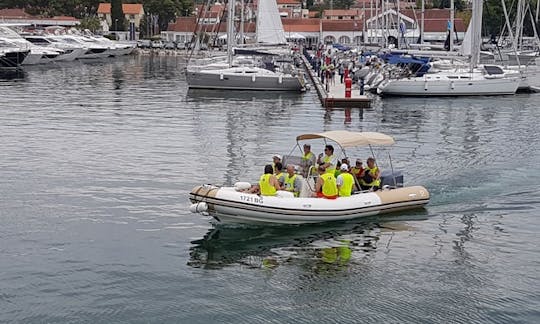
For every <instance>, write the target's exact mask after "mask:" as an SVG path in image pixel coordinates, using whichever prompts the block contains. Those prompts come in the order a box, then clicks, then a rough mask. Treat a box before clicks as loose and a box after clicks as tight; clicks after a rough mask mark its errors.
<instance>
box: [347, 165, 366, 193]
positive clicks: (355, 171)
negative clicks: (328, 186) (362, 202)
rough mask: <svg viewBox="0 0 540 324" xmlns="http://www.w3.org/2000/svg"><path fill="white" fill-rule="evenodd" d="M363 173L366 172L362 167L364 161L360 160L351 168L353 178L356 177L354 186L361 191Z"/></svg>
mask: <svg viewBox="0 0 540 324" xmlns="http://www.w3.org/2000/svg"><path fill="white" fill-rule="evenodd" d="M362 171H364V167H363V166H362V160H360V159H358V160H356V163H355V165H354V166H353V167H352V168H351V171H350V172H351V174H352V175H353V177H355V181H354V184H355V186H356V188H357V189H358V190H360V187H359V185H360V175H361V174H362Z"/></svg>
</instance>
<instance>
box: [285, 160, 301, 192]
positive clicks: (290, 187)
mask: <svg viewBox="0 0 540 324" xmlns="http://www.w3.org/2000/svg"><path fill="white" fill-rule="evenodd" d="M301 189H302V183H301V181H300V178H299V177H298V176H297V175H296V173H295V170H294V165H292V164H289V165H287V174H286V175H285V190H287V191H289V192H292V193H293V194H294V196H295V197H298V196H299V195H300V190H301Z"/></svg>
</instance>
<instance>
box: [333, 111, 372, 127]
mask: <svg viewBox="0 0 540 324" xmlns="http://www.w3.org/2000/svg"><path fill="white" fill-rule="evenodd" d="M365 109H371V108H350V107H344V108H339V107H326V108H325V110H324V123H325V124H331V122H332V117H333V114H334V112H337V114H339V113H340V111H341V110H342V111H343V124H344V125H347V126H348V125H350V124H351V123H352V121H353V118H354V116H356V114H358V120H359V121H362V120H364V110H365Z"/></svg>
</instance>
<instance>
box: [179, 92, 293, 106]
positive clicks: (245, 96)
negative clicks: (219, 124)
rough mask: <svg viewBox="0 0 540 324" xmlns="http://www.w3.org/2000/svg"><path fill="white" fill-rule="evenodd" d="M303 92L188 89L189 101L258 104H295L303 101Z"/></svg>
mask: <svg viewBox="0 0 540 324" xmlns="http://www.w3.org/2000/svg"><path fill="white" fill-rule="evenodd" d="M303 95H304V94H302V93H296V92H287V91H284V92H281V91H278V92H275V91H231V90H213V89H189V90H188V91H187V96H186V97H187V100H188V101H194V102H198V101H202V102H204V101H207V100H209V99H213V100H216V99H225V100H227V101H230V100H233V101H242V102H252V103H254V104H257V103H259V102H261V100H263V101H276V100H277V101H279V102H281V103H283V104H288V105H291V104H295V103H299V102H301V101H302V96H303Z"/></svg>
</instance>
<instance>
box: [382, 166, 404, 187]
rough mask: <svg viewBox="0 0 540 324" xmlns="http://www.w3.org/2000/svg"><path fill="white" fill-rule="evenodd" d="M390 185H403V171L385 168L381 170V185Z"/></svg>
mask: <svg viewBox="0 0 540 324" xmlns="http://www.w3.org/2000/svg"><path fill="white" fill-rule="evenodd" d="M383 186H389V187H391V188H401V187H403V172H401V171H396V170H394V172H393V173H392V171H391V170H383V171H382V172H381V187H383Z"/></svg>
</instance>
